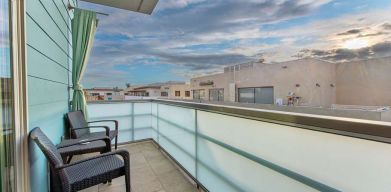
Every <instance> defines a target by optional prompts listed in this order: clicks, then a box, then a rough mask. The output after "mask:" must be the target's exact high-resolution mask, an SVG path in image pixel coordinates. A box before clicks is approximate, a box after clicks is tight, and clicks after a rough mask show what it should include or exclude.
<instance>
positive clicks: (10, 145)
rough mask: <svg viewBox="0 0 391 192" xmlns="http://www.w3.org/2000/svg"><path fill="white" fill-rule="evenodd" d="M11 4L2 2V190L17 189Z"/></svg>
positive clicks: (0, 141) (0, 78)
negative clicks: (11, 60) (11, 59)
mask: <svg viewBox="0 0 391 192" xmlns="http://www.w3.org/2000/svg"><path fill="white" fill-rule="evenodd" d="M9 10H10V5H9V2H8V1H7V0H5V1H1V2H0V102H1V107H0V122H1V126H0V179H1V180H0V191H7V192H8V191H9V192H12V191H15V185H14V182H15V173H14V167H15V165H14V162H15V160H14V143H15V142H14V141H15V129H14V124H13V122H14V121H13V119H14V111H13V92H12V90H13V81H12V73H11V67H12V63H11V62H10V58H11V48H10V23H9V14H10V12H9Z"/></svg>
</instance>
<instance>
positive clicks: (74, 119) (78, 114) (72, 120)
mask: <svg viewBox="0 0 391 192" xmlns="http://www.w3.org/2000/svg"><path fill="white" fill-rule="evenodd" d="M67 119H68V122H69V126H70V128H71V135H72V137H75V138H79V137H81V136H83V135H85V134H90V130H89V129H79V130H74V128H81V127H87V126H88V123H87V121H86V119H85V118H84V114H83V112H82V111H72V112H69V113H67Z"/></svg>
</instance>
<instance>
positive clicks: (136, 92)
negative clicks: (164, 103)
mask: <svg viewBox="0 0 391 192" xmlns="http://www.w3.org/2000/svg"><path fill="white" fill-rule="evenodd" d="M123 92H124V95H125V99H142V98H164V99H192V98H193V96H192V92H191V88H190V85H189V84H185V83H178V84H173V83H167V84H164V83H159V84H151V85H146V86H133V87H132V86H129V87H128V88H126V89H125V90H124V91H123Z"/></svg>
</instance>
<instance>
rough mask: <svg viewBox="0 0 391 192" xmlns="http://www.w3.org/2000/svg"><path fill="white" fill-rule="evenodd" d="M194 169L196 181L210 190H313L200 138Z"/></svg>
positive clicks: (299, 191) (301, 191)
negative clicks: (196, 171)
mask: <svg viewBox="0 0 391 192" xmlns="http://www.w3.org/2000/svg"><path fill="white" fill-rule="evenodd" d="M197 168H198V177H197V178H198V180H199V181H200V182H201V183H202V184H203V185H204V186H205V187H206V188H207V189H208V190H210V191H227V192H228V191H265V192H267V191H297V192H308V191H317V190H315V189H313V188H311V187H308V186H307V185H304V184H302V183H300V182H297V181H296V180H293V179H291V178H289V177H286V176H284V175H281V174H280V173H278V172H276V171H273V170H271V169H269V168H267V167H265V166H262V165H260V164H258V163H257V162H254V161H251V160H249V159H247V158H245V157H243V156H241V155H240V154H237V153H234V152H231V151H229V150H227V149H225V148H223V147H221V146H219V145H216V144H214V143H212V142H209V141H207V140H205V139H203V138H202V137H200V138H199V140H198V165H197Z"/></svg>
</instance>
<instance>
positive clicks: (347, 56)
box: [301, 41, 391, 62]
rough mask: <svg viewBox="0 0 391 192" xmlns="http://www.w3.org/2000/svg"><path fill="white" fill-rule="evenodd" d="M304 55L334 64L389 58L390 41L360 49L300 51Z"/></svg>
mask: <svg viewBox="0 0 391 192" xmlns="http://www.w3.org/2000/svg"><path fill="white" fill-rule="evenodd" d="M301 52H302V53H303V54H304V55H303V56H308V57H314V58H319V59H324V60H330V61H335V62H343V61H350V60H361V59H369V58H375V57H386V56H391V41H387V42H382V43H377V44H375V45H372V46H370V47H364V48H361V49H342V48H340V49H332V50H308V49H307V50H302V51H301Z"/></svg>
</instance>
